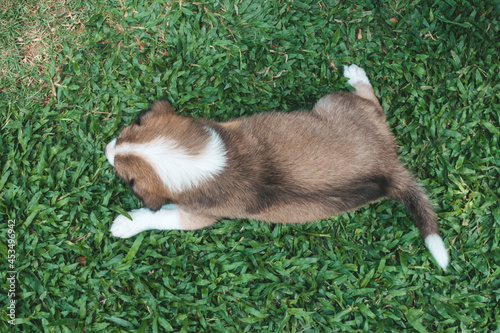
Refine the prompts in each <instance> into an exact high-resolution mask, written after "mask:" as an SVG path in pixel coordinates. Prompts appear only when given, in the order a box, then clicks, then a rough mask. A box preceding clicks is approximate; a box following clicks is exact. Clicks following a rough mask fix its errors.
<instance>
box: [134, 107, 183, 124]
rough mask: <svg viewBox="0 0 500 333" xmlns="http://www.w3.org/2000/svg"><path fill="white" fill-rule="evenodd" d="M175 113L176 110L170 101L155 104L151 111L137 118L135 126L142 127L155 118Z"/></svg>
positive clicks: (144, 112) (143, 112)
mask: <svg viewBox="0 0 500 333" xmlns="http://www.w3.org/2000/svg"><path fill="white" fill-rule="evenodd" d="M173 113H174V108H173V107H172V105H171V104H170V103H169V102H168V101H158V102H155V103H154V104H153V106H152V107H151V109H149V110H144V111H142V112H141V113H139V114H138V115H137V117H136V118H135V124H136V125H139V126H140V125H142V124H145V123H146V122H147V121H148V120H149V119H152V118H154V117H158V116H161V115H166V114H173Z"/></svg>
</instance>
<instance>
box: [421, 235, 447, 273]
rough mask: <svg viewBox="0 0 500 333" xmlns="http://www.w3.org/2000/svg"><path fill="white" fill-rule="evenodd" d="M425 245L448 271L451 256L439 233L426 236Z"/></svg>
mask: <svg viewBox="0 0 500 333" xmlns="http://www.w3.org/2000/svg"><path fill="white" fill-rule="evenodd" d="M425 245H426V246H427V248H428V249H429V251H430V253H431V254H432V256H433V257H434V259H435V260H436V262H437V263H438V265H439V266H441V268H442V269H443V270H444V271H445V272H446V268H447V267H448V263H449V258H448V252H446V247H445V246H444V242H443V239H442V238H441V237H440V236H439V235H437V234H431V235H429V236H427V237H426V238H425Z"/></svg>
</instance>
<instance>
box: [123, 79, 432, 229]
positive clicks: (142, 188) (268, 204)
mask: <svg viewBox="0 0 500 333" xmlns="http://www.w3.org/2000/svg"><path fill="white" fill-rule="evenodd" d="M205 127H210V128H212V129H213V130H215V131H216V132H217V133H218V135H219V136H220V137H221V139H222V140H223V143H224V146H225V148H226V150H227V155H226V156H227V159H228V160H227V166H226V167H225V169H224V171H223V172H222V173H221V174H220V175H217V176H216V177H214V178H213V179H211V180H208V181H206V182H204V183H203V184H201V185H199V186H197V187H195V188H191V189H189V190H186V191H183V192H179V193H174V192H172V191H170V190H169V189H168V188H166V187H165V186H164V185H163V184H162V183H161V181H160V180H159V178H158V176H156V175H155V173H154V171H153V170H152V168H151V167H150V166H149V165H148V164H147V163H146V162H145V161H144V160H142V159H141V158H140V157H138V156H117V157H116V160H115V165H116V170H117V172H118V174H119V175H120V176H121V177H122V178H124V179H125V180H126V181H128V182H130V180H131V179H134V181H133V191H134V193H135V194H136V195H137V196H138V197H139V198H141V199H142V200H143V203H144V205H145V206H146V207H148V208H151V209H154V210H156V209H159V208H160V207H161V205H163V204H165V203H170V202H172V203H174V204H176V205H177V206H178V208H179V209H180V211H181V224H182V225H183V226H184V227H185V228H186V229H199V228H203V227H206V226H209V225H211V224H213V223H214V222H216V221H217V220H218V219H220V218H223V217H227V218H252V219H257V220H264V221H268V222H279V223H302V222H309V221H315V220H318V219H323V218H328V217H330V216H332V215H335V214H338V213H341V212H345V211H349V210H352V209H355V208H357V207H359V206H362V205H364V204H367V203H369V202H372V201H374V200H377V199H379V198H381V197H385V196H388V197H391V198H394V199H398V200H401V201H402V202H403V203H405V205H406V206H407V208H408V210H409V211H410V212H411V213H412V214H413V215H414V217H415V221H416V224H417V226H418V228H419V230H420V232H421V234H422V236H423V237H424V238H425V237H426V236H427V235H428V234H430V233H437V223H436V219H435V216H434V213H433V211H432V207H431V205H430V203H429V201H428V199H427V197H426V196H425V194H424V192H423V190H422V189H421V188H420V187H419V186H418V185H417V184H416V182H415V180H414V179H413V177H412V176H411V175H410V174H409V173H408V171H407V170H406V169H405V168H404V167H403V166H402V165H401V164H400V163H399V161H398V156H397V153H396V147H395V142H394V138H393V135H392V134H391V133H390V131H389V128H388V125H387V123H386V121H385V115H384V112H383V110H382V108H381V106H380V104H379V102H378V100H377V98H376V96H375V95H374V93H373V89H372V87H371V86H370V85H368V84H364V83H358V84H357V85H356V95H354V94H349V93H333V94H329V95H327V96H324V97H323V98H321V99H320V100H319V101H318V102H317V103H316V105H315V106H314V108H313V109H312V111H296V112H291V113H279V112H276V113H263V114H257V115H254V116H251V117H248V118H239V119H234V120H230V121H228V122H225V123H215V122H212V121H209V120H197V119H192V118H189V117H184V116H182V115H178V114H175V113H173V110H172V107H171V106H170V104H169V103H168V102H157V103H155V104H154V105H153V107H152V109H151V110H150V111H148V112H146V113H143V114H142V115H141V116H140V117H138V119H137V121H136V123H134V124H131V125H129V126H128V127H127V128H125V129H124V130H123V132H122V133H121V134H120V136H119V137H118V139H117V140H118V141H117V144H120V143H121V142H134V143H142V142H148V141H150V140H153V139H154V138H156V137H159V136H163V137H168V138H171V139H172V140H174V141H175V142H178V143H179V144H180V145H181V146H182V147H183V148H185V149H186V150H187V151H189V152H190V153H191V154H199V153H200V152H202V151H203V149H204V148H205V147H206V145H207V142H208V140H209V137H210V136H209V134H207V131H206V130H205Z"/></svg>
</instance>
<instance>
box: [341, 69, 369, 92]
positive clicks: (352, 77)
mask: <svg viewBox="0 0 500 333" xmlns="http://www.w3.org/2000/svg"><path fill="white" fill-rule="evenodd" d="M344 76H345V77H346V78H348V79H349V81H348V82H347V83H349V84H350V85H351V86H353V87H354V85H355V84H356V83H358V82H362V83H366V84H370V80H368V77H367V76H366V72H365V70H364V69H363V68H361V67H359V66H357V65H354V64H353V65H351V66H344Z"/></svg>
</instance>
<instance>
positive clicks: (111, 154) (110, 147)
mask: <svg viewBox="0 0 500 333" xmlns="http://www.w3.org/2000/svg"><path fill="white" fill-rule="evenodd" d="M115 147H116V138H114V139H113V140H111V142H110V143H108V144H107V145H106V149H105V150H104V153H105V154H106V158H107V159H108V162H109V163H110V164H111V165H112V166H115Z"/></svg>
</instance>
